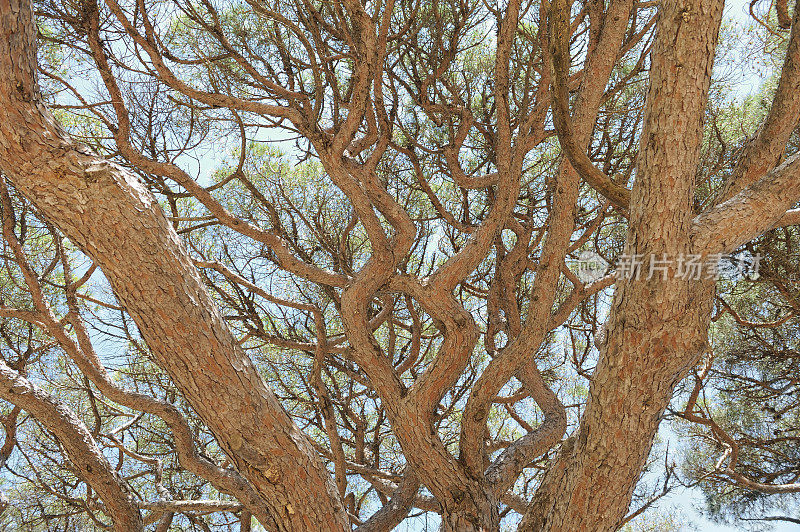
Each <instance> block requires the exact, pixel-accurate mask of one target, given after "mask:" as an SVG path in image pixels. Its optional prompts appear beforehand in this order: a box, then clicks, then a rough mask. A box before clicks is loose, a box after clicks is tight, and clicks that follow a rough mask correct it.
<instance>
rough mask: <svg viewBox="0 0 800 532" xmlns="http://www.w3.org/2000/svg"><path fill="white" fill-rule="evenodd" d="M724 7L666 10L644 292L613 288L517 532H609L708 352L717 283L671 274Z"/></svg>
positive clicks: (636, 235)
mask: <svg viewBox="0 0 800 532" xmlns="http://www.w3.org/2000/svg"><path fill="white" fill-rule="evenodd" d="M722 7H723V2H722V1H721V0H713V1H700V0H684V1H679V0H665V1H664V2H662V4H661V7H660V13H659V22H658V34H657V36H656V41H655V43H654V48H653V51H652V54H651V57H652V67H651V85H650V90H649V93H648V104H647V105H648V106H647V111H646V117H645V126H644V131H643V133H642V140H641V149H640V154H639V160H638V163H637V179H636V183H635V185H634V189H633V192H632V197H631V209H630V212H631V217H630V221H631V229H630V233H629V237H628V242H627V245H626V251H625V253H626V254H627V255H629V256H630V255H634V254H640V255H642V257H643V259H644V262H645V264H644V265H643V266H642V274H641V277H640V278H639V280H635V279H631V280H629V281H625V282H621V283H618V288H617V292H616V294H615V296H614V304H613V307H612V311H611V316H610V318H609V323H608V334H607V340H606V343H605V345H604V346H603V347H602V348H601V352H600V359H599V361H598V364H597V367H596V369H595V372H594V375H593V378H592V382H591V387H590V392H589V401H588V404H587V407H586V412H585V414H584V416H583V419H582V421H581V425H580V427H579V430H578V432H577V433H576V435H575V437H574V438H571V439H570V440H569V442H568V444H567V445H565V446H564V449H563V450H562V452H561V455H560V457H559V459H558V461H557V462H556V464H554V466H553V467H552V468H551V470H550V471H548V473H547V474H546V476H545V479H544V481H543V484H542V486H541V487H540V489H539V490H538V491H537V493H536V495H535V496H534V500H533V502H532V504H531V506H530V507H529V510H528V512H527V513H526V515H525V516H524V519H523V522H522V524H521V525H520V529H521V530H529V531H537V532H539V531H561V530H591V531H601V530H614V529H616V528H617V527H618V525H619V523H620V521H621V520H622V518H623V517H624V516H625V513H626V512H627V510H628V505H629V504H630V500H631V497H632V494H633V489H634V487H635V486H636V483H637V481H638V480H639V475H640V472H641V469H642V466H643V465H644V462H645V460H646V459H647V455H648V453H649V451H650V448H651V446H652V442H653V438H654V437H655V434H656V431H657V429H658V425H659V421H660V418H661V415H662V413H663V411H664V409H665V408H666V406H667V405H668V404H669V401H670V399H671V397H672V393H673V389H674V387H675V386H676V385H677V383H678V381H679V380H680V379H681V378H683V377H684V376H685V375H686V373H687V371H688V370H689V369H690V368H691V367H692V365H693V364H694V363H695V361H696V360H697V357H698V355H699V354H701V353H702V352H703V350H704V349H705V348H706V331H707V329H708V324H709V319H710V313H711V307H712V295H713V289H714V287H713V283H709V282H703V281H690V280H686V279H684V278H681V277H679V276H677V275H676V274H678V273H679V272H677V261H678V260H679V258H680V257H681V256H685V255H686V254H688V253H690V252H691V251H690V246H691V242H690V236H691V222H692V218H693V211H692V201H693V195H694V188H695V175H696V168H697V164H698V157H699V147H700V143H701V139H702V131H703V115H704V109H705V105H706V101H707V97H708V89H709V84H710V77H711V68H712V64H713V57H714V49H715V46H716V42H717V35H718V32H719V25H720V21H721V16H722ZM650 257H654V258H655V259H657V260H660V259H662V258H665V257H666V258H667V260H672V261H673V263H672V267H671V268H670V270H669V273H668V278H667V279H664V278H663V277H662V276H663V274H661V273H657V274H656V275H655V276H654V277H653V278H652V279H650V280H648V279H647V277H648V269H649V260H650Z"/></svg>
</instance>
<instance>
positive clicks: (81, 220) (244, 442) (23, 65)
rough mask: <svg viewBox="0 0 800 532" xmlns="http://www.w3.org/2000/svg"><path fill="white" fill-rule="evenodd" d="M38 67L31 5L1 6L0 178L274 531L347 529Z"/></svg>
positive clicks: (126, 185)
mask: <svg viewBox="0 0 800 532" xmlns="http://www.w3.org/2000/svg"><path fill="white" fill-rule="evenodd" d="M36 64H37V63H36V27H35V25H34V23H33V19H32V8H31V4H30V2H29V1H26V0H21V1H20V0H2V1H1V2H0V170H2V172H3V173H4V174H5V175H6V176H8V178H9V180H10V181H11V182H12V183H13V184H14V186H15V187H16V189H17V190H19V191H20V192H21V193H22V194H23V195H25V196H26V197H27V198H28V199H29V200H30V201H31V202H33V203H34V204H35V205H36V206H37V208H38V209H39V210H40V212H42V213H43V214H44V215H45V216H46V217H47V218H48V219H49V220H51V221H52V222H53V223H54V224H55V225H56V226H58V227H59V228H60V229H61V230H62V231H63V232H64V233H65V234H66V235H67V236H68V237H69V238H70V239H71V240H73V241H74V242H75V243H76V244H77V245H78V246H80V247H81V249H82V250H83V251H84V252H85V253H86V254H87V255H89V256H90V257H92V259H93V260H94V261H95V262H96V263H97V264H98V265H99V266H100V267H101V268H102V270H103V273H104V274H105V276H106V278H107V279H108V280H109V282H110V283H111V286H112V287H113V289H114V292H115V294H116V296H117V298H118V299H119V301H120V302H121V303H122V304H123V305H124V307H125V308H126V310H127V311H128V312H129V313H130V315H131V316H132V317H133V319H134V321H135V322H136V324H137V326H138V328H139V330H140V332H141V334H142V336H143V337H144V339H145V340H146V341H147V344H148V346H149V347H150V349H151V350H152V353H153V355H154V356H155V357H156V359H157V362H158V363H159V365H160V366H161V367H163V368H164V369H165V370H166V371H167V372H168V373H169V374H170V376H171V377H172V378H173V380H174V382H175V383H176V384H177V385H178V387H179V388H180V389H181V391H182V392H183V394H184V395H185V397H186V399H187V400H188V401H189V403H190V404H191V405H192V406H193V408H194V409H195V411H196V412H197V413H198V414H199V416H200V417H201V418H202V419H203V421H204V422H205V423H207V424H208V426H209V428H210V429H211V430H212V431H213V432H214V434H215V436H216V437H217V439H218V441H219V443H220V445H221V446H222V448H223V449H224V450H225V451H226V453H227V454H228V455H229V456H230V458H231V460H232V461H233V463H234V464H235V465H236V467H237V469H238V470H239V471H240V472H241V473H242V474H243V475H244V476H245V477H246V478H247V479H248V481H249V482H250V483H251V484H252V486H253V488H254V489H255V490H256V491H257V492H258V493H259V494H260V495H261V496H262V497H263V501H264V504H265V505H266V506H267V508H268V512H269V514H270V515H271V517H272V518H273V520H274V522H275V523H277V525H278V527H279V529H280V530H312V529H313V530H343V529H345V528H347V526H348V524H347V523H348V521H347V517H346V515H345V512H344V509H343V506H342V504H341V501H340V499H339V496H338V494H337V493H336V489H335V487H334V486H333V483H332V481H331V479H330V475H329V474H328V472H327V470H326V469H325V467H324V465H323V463H322V461H321V459H320V458H319V456H317V455H316V452H315V451H314V449H313V448H312V447H311V445H310V442H309V441H308V439H307V437H306V436H305V435H304V434H303V433H302V432H301V431H300V430H299V429H298V428H297V427H296V426H295V425H294V424H293V422H292V421H291V419H290V418H289V416H288V415H287V414H286V412H285V411H284V410H283V408H282V407H281V405H280V404H279V403H278V401H277V399H276V398H275V396H274V395H273V393H272V392H271V391H270V390H269V389H268V387H267V386H266V385H265V384H264V382H263V380H262V378H261V376H260V375H259V374H258V372H257V371H256V368H255V367H254V366H253V364H252V362H251V361H250V360H249V358H248V357H247V356H246V354H245V353H244V352H243V350H242V349H241V348H240V346H239V345H238V343H237V342H236V340H235V338H234V337H233V335H232V334H231V332H230V331H229V329H228V328H227V326H226V325H225V323H224V321H223V319H222V316H221V314H220V313H219V311H218V309H217V307H216V304H215V303H214V302H213V300H212V299H211V297H210V296H209V294H208V291H207V290H206V288H205V287H204V285H203V284H202V282H201V279H200V277H199V275H198V273H197V271H196V269H195V267H194V265H193V264H192V261H191V258H190V257H189V255H188V253H187V251H186V249H185V247H184V245H183V243H182V242H181V241H180V239H179V238H178V236H177V234H176V233H175V231H174V230H173V229H172V227H171V226H170V224H169V223H168V221H167V220H166V218H165V216H164V215H163V213H162V211H161V209H160V207H159V205H158V203H157V202H156V200H155V198H154V197H153V196H152V194H150V192H149V191H148V190H147V189H146V188H145V187H144V186H143V184H142V183H140V182H139V181H138V179H137V178H136V177H135V176H134V175H133V174H132V173H131V172H129V171H127V170H125V169H123V168H121V167H119V166H117V165H115V164H112V163H109V162H107V161H104V160H102V159H101V158H99V157H97V156H96V155H95V154H93V153H92V152H91V151H90V150H88V149H87V148H86V147H83V146H80V145H78V144H76V143H75V142H74V141H72V140H71V139H70V138H69V136H68V135H67V134H66V133H65V132H64V131H63V129H62V128H61V127H60V126H59V125H58V123H57V122H56V121H55V120H54V118H53V117H52V115H51V114H50V113H49V111H48V110H47V108H46V107H45V105H44V103H43V102H42V101H41V99H40V93H39V89H38V86H37V78H36V68H37V67H36ZM222 393H224V394H225V396H224V400H222V401H220V400H219V397H220V394H222Z"/></svg>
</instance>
